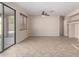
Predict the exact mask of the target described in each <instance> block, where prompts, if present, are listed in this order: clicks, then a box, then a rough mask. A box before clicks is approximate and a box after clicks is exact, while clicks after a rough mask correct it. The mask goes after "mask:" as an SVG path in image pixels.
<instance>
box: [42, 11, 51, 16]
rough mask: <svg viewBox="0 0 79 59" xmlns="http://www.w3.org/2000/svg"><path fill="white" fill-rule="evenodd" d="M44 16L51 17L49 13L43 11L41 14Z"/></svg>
mask: <svg viewBox="0 0 79 59" xmlns="http://www.w3.org/2000/svg"><path fill="white" fill-rule="evenodd" d="M41 15H42V16H50V15H49V14H47V12H45V11H42V14H41Z"/></svg>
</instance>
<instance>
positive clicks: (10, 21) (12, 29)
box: [0, 3, 16, 52]
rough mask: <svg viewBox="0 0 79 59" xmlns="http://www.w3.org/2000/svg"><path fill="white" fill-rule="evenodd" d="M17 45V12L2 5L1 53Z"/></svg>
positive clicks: (0, 26)
mask: <svg viewBox="0 0 79 59" xmlns="http://www.w3.org/2000/svg"><path fill="white" fill-rule="evenodd" d="M15 43H16V10H14V9H13V8H11V7H9V6H7V5H6V4H4V3H0V52H2V51H4V50H5V49H7V48H9V47H10V46H12V45H14V44H15Z"/></svg>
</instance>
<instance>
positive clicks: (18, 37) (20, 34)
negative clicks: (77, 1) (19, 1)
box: [5, 3, 30, 43]
mask: <svg viewBox="0 0 79 59" xmlns="http://www.w3.org/2000/svg"><path fill="white" fill-rule="evenodd" d="M5 4H7V5H9V6H10V7H12V8H14V9H15V10H16V42H17V43H18V42H20V41H22V40H24V39H26V38H27V37H28V36H29V21H30V16H29V15H28V14H27V12H26V11H25V10H24V9H23V8H20V7H19V6H17V5H15V4H14V3H5ZM20 13H23V14H25V15H27V16H28V19H27V23H28V24H27V30H24V31H20V30H19V29H20V20H21V18H20Z"/></svg>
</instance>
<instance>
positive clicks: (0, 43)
mask: <svg viewBox="0 0 79 59" xmlns="http://www.w3.org/2000/svg"><path fill="white" fill-rule="evenodd" d="M2 17H3V11H2V4H0V52H1V51H3V31H2V29H3V27H2V24H3V20H2Z"/></svg>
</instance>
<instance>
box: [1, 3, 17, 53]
mask: <svg viewBox="0 0 79 59" xmlns="http://www.w3.org/2000/svg"><path fill="white" fill-rule="evenodd" d="M0 4H2V13H3V15H2V29H3V30H2V40H3V44H2V51H1V52H3V51H4V50H6V49H8V48H9V47H11V46H13V45H15V44H16V10H15V9H13V8H12V7H10V6H8V5H6V4H5V3H3V2H0ZM4 6H6V7H8V8H10V9H12V10H13V11H14V44H12V45H11V46H9V47H7V48H5V49H4ZM1 52H0V53H1Z"/></svg>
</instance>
